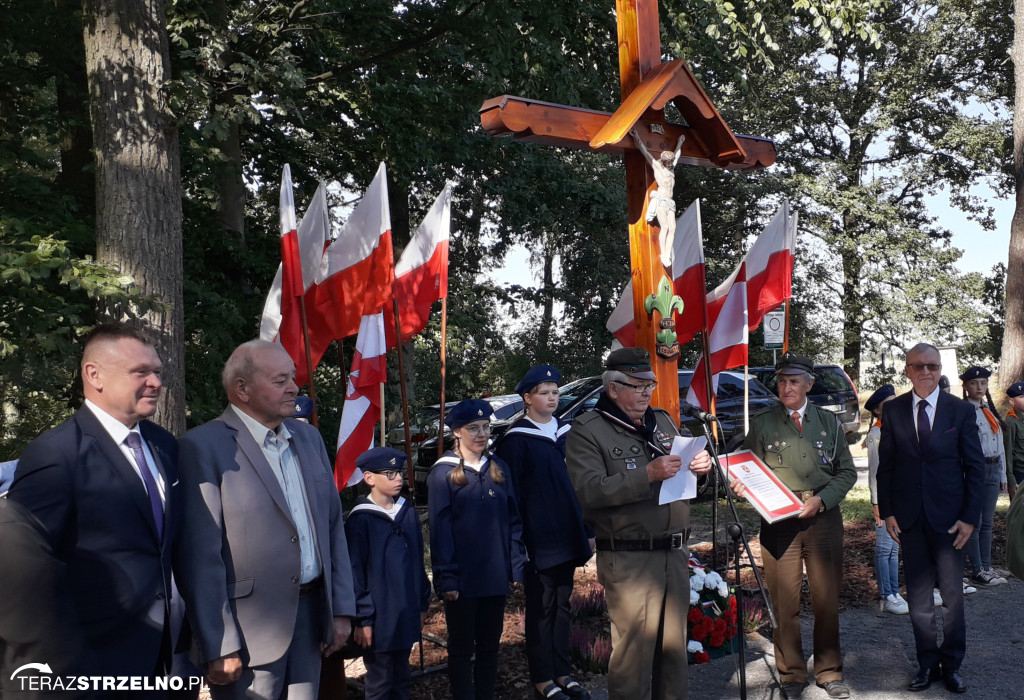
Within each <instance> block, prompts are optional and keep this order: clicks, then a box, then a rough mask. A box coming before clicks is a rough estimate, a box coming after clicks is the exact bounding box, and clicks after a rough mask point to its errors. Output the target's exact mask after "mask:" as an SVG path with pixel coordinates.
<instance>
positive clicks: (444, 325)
mask: <svg viewBox="0 0 1024 700" xmlns="http://www.w3.org/2000/svg"><path fill="white" fill-rule="evenodd" d="M447 335H448V297H442V298H441V412H440V413H439V414H438V416H437V458H438V459H441V457H443V456H444V380H445V369H446V367H445V347H446V343H447V340H448V338H447Z"/></svg>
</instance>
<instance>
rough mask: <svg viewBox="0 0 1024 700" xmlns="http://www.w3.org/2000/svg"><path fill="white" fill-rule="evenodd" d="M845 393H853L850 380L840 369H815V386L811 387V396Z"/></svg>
mask: <svg viewBox="0 0 1024 700" xmlns="http://www.w3.org/2000/svg"><path fill="white" fill-rule="evenodd" d="M843 391H853V387H852V386H850V380H849V379H847V378H846V374H844V373H843V370H841V369H839V368H838V367H816V368H815V369H814V386H812V387H811V390H810V392H809V393H811V394H838V393H840V392H843Z"/></svg>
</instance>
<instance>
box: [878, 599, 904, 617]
mask: <svg viewBox="0 0 1024 700" xmlns="http://www.w3.org/2000/svg"><path fill="white" fill-rule="evenodd" d="M882 612H887V613H892V614H893V615H906V614H907V613H909V612H910V606H908V605H907V603H906V601H904V600H903V599H902V598H898V597H896V596H894V595H890V596H887V597H886V599H885V600H883V601H882Z"/></svg>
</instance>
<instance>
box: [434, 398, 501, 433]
mask: <svg viewBox="0 0 1024 700" xmlns="http://www.w3.org/2000/svg"><path fill="white" fill-rule="evenodd" d="M493 413H494V409H493V408H491V404H489V403H487V402H486V401H484V400H483V399H466V400H465V401H459V403H458V404H457V405H456V406H455V408H453V409H452V410H451V411H449V412H448V415H447V416H445V417H444V424H445V425H447V426H448V427H449V428H451V429H452V430H455V429H456V428H461V427H462V426H464V425H465V424H466V423H472V422H473V421H475V420H483V419H485V418H490V417H491V414H493Z"/></svg>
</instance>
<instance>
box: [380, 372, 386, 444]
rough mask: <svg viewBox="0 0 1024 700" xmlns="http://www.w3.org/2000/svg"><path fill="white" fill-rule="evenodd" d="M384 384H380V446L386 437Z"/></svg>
mask: <svg viewBox="0 0 1024 700" xmlns="http://www.w3.org/2000/svg"><path fill="white" fill-rule="evenodd" d="M384 416H385V413H384V382H381V383H380V444H381V445H382V446H383V445H384V438H385V437H387V433H386V432H385V431H386V428H385V426H384V423H385V422H386V421H385V420H384Z"/></svg>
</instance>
